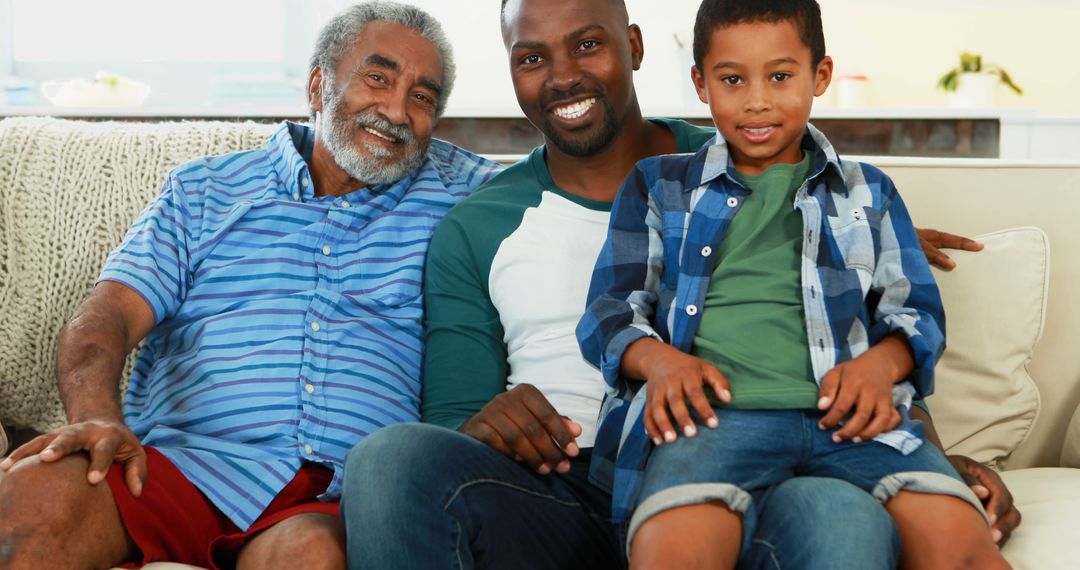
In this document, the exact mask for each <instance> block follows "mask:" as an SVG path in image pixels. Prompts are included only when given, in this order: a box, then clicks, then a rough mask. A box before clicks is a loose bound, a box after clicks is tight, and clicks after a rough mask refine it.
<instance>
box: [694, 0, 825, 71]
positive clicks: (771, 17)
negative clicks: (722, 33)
mask: <svg viewBox="0 0 1080 570" xmlns="http://www.w3.org/2000/svg"><path fill="white" fill-rule="evenodd" d="M755 22H767V23H770V24H776V23H779V22H792V23H794V24H795V27H796V28H797V29H798V30H799V39H800V40H802V43H803V44H804V45H806V47H808V48H810V56H811V58H812V61H811V63H812V64H813V66H814V67H815V68H816V67H817V64H819V63H821V60H822V59H824V58H825V33H824V32H823V31H822V29H821V8H820V7H819V6H818V3H817V2H815V0H704V1H703V2H702V3H701V7H699V8H698V13H697V20H696V21H695V22H694V65H695V66H697V68H698V70H700V71H704V69H702V67H701V66H702V65H703V63H702V60H703V59H704V58H705V52H706V51H708V49H709V40H710V39H711V38H712V33H713V30H715V29H717V28H725V27H727V26H734V25H736V24H750V23H755Z"/></svg>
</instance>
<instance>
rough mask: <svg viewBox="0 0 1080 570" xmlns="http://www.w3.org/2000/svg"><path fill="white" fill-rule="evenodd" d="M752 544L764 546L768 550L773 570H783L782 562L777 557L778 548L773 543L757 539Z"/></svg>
mask: <svg viewBox="0 0 1080 570" xmlns="http://www.w3.org/2000/svg"><path fill="white" fill-rule="evenodd" d="M751 542H753V543H754V544H760V545H763V546H764V547H765V548H767V549H768V551H769V560H770V561H772V564H773V568H775V569H776V570H781V568H783V567H782V566H780V560H779V559H778V558H777V557H776V546H774V545H773V543H771V542H769V541H768V540H765V539H763V538H755V539H753V540H752V541H751Z"/></svg>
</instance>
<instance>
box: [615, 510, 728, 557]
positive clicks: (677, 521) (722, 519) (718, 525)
mask: <svg viewBox="0 0 1080 570" xmlns="http://www.w3.org/2000/svg"><path fill="white" fill-rule="evenodd" d="M741 545H742V515H739V514H737V513H735V512H734V511H732V510H730V509H728V508H727V505H725V504H724V503H722V502H719V501H712V502H709V503H702V504H700V505H687V506H684V507H676V508H674V509H668V510H666V511H663V512H661V513H659V514H657V515H654V516H652V517H651V518H649V520H647V521H645V522H644V523H643V524H642V525H641V527H640V528H638V530H637V533H636V534H634V541H633V543H632V544H631V545H630V568H631V570H639V569H645V568H648V569H650V570H654V569H661V568H672V569H674V568H680V569H683V568H705V569H713V568H734V567H735V562H736V561H737V560H738V558H739V549H740V546H741Z"/></svg>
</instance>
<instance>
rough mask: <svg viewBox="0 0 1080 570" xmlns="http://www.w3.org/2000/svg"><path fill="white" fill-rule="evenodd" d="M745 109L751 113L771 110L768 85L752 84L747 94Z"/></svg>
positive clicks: (761, 83)
mask: <svg viewBox="0 0 1080 570" xmlns="http://www.w3.org/2000/svg"><path fill="white" fill-rule="evenodd" d="M745 108H746V110H747V111H749V112H752V113H760V112H762V111H768V110H769V109H771V108H772V98H771V94H770V93H769V88H768V85H767V84H765V83H763V82H760V81H758V82H753V83H751V84H750V89H749V90H748V92H747V96H746V101H745Z"/></svg>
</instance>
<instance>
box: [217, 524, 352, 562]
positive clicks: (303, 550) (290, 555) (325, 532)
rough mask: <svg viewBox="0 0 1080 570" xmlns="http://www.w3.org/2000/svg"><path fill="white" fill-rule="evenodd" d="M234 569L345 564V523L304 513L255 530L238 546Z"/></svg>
mask: <svg viewBox="0 0 1080 570" xmlns="http://www.w3.org/2000/svg"><path fill="white" fill-rule="evenodd" d="M236 568H237V570H247V569H270V568H305V569H310V570H318V569H323V568H325V569H327V570H329V569H335V570H336V569H343V568H345V525H343V524H342V523H341V520H340V519H338V518H337V517H333V516H330V515H323V514H317V513H307V514H302V515H297V516H295V517H291V518H288V519H285V520H283V521H281V522H279V523H277V524H275V525H274V526H272V527H270V528H268V529H266V530H264V531H263V532H261V533H259V534H258V535H257V536H256V537H255V538H253V539H251V541H250V542H248V543H247V544H246V545H244V547H243V548H242V549H240V556H239V558H237V561H236Z"/></svg>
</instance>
